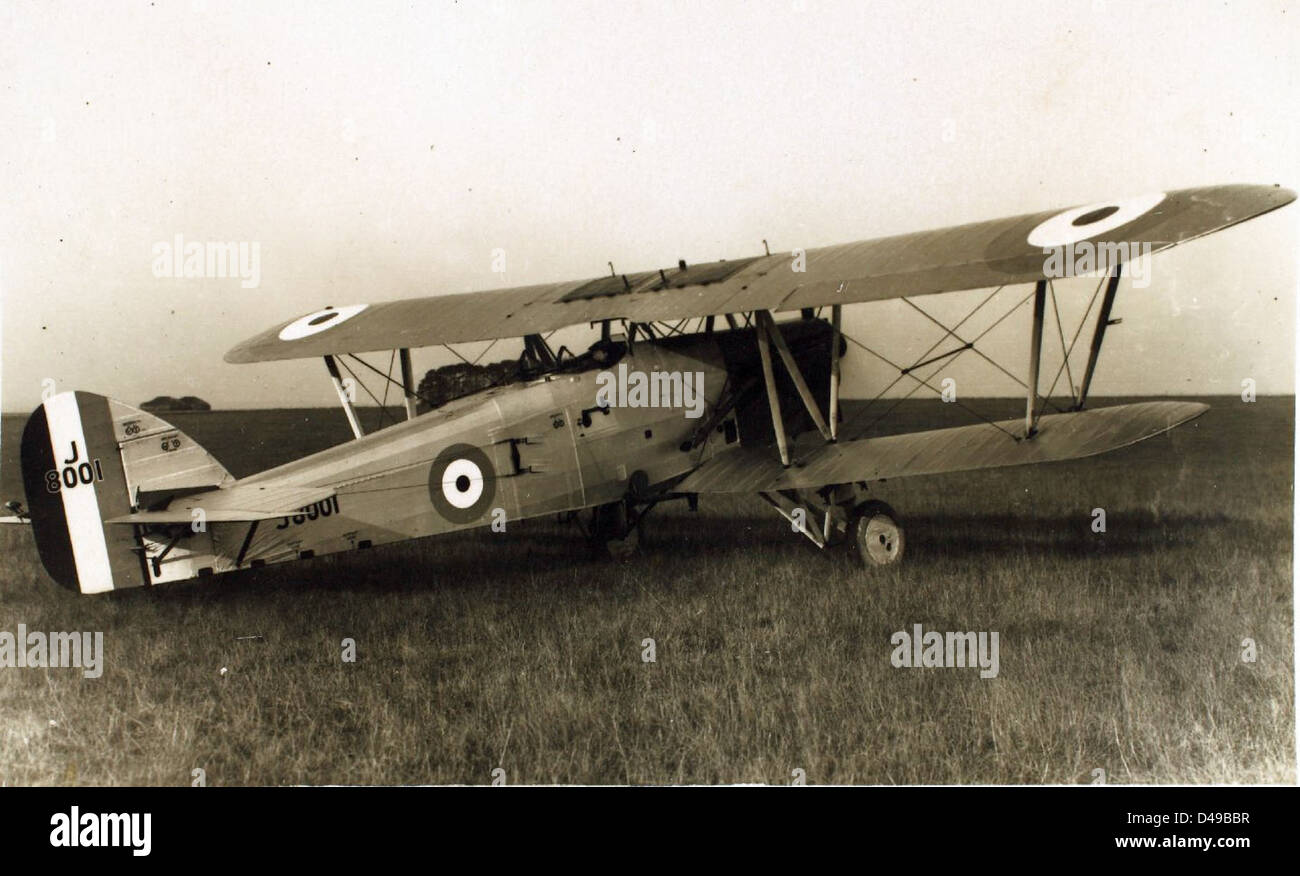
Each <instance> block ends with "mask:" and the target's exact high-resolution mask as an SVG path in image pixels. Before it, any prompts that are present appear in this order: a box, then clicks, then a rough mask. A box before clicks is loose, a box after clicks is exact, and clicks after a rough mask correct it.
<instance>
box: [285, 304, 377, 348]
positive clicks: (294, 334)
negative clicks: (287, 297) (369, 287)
mask: <svg viewBox="0 0 1300 876" xmlns="http://www.w3.org/2000/svg"><path fill="white" fill-rule="evenodd" d="M365 309H366V305H364V304H349V305H348V306H347V307H326V308H325V309H324V310H318V311H316V312H315V313H309V314H307V315H306V316H302V317H299V318H298V319H295V320H294V321H293V322H291V323H289V324H288V325H287V326H285V327H284V328H282V329H280V340H282V341H300V340H302V339H303V338H309V337H311V336H312V335H316V334H320V333H321V332H323V331H325V330H326V329H331V328H334V326H336V325H338V324H339V323H343V322H347V321H348V320H349V319H351V318H352V317H354V316H356V315H357V314H358V313H360V312H361V311H363V310H365Z"/></svg>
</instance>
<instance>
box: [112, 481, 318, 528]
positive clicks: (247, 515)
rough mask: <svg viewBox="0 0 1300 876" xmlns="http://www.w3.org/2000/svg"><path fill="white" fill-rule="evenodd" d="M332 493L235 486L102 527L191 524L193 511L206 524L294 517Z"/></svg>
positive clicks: (127, 516)
mask: <svg viewBox="0 0 1300 876" xmlns="http://www.w3.org/2000/svg"><path fill="white" fill-rule="evenodd" d="M334 493H335V490H334V488H333V487H297V486H276V485H273V484H265V485H262V484H257V485H254V484H238V483H237V484H235V485H234V486H232V487H227V488H224V489H220V490H210V491H209V492H206V493H195V494H193V495H189V496H183V497H181V498H178V499H174V500H172V502H171V504H170V505H168V506H167V507H166V508H165V509H163V510H161V511H137V512H136V513H134V514H122V515H120V516H117V517H110V518H109V519H107V520H105V521H104V522H105V523H191V522H193V521H194V520H195V519H196V518H195V514H194V512H195V511H202V512H203V519H204V520H206V521H207V522H208V523H236V522H252V521H254V520H274V519H276V518H277V517H284V516H286V515H289V514H294V513H296V512H297V511H298V510H300V509H301V508H302V507H304V506H306V505H310V504H312V503H313V502H323V501H324V500H326V499H329V498H330V497H332V496H333V495H334Z"/></svg>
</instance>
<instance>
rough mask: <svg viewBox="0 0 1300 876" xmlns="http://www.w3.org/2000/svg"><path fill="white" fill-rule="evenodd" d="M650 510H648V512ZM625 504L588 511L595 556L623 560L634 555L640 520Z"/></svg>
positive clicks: (638, 537) (638, 543)
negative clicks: (589, 512)
mask: <svg viewBox="0 0 1300 876" xmlns="http://www.w3.org/2000/svg"><path fill="white" fill-rule="evenodd" d="M647 510H649V509H647ZM643 516H644V512H642V513H641V514H637V512H636V511H635V510H634V509H632V508H630V507H629V504H628V502H627V501H622V502H610V503H609V504H607V505H597V506H596V507H595V508H593V509H591V530H590V536H591V546H592V549H593V550H594V551H595V552H596V554H597V555H598V556H604V557H611V558H613V559H616V560H617V559H624V558H626V557H629V556H631V555H632V554H634V553H636V551H637V548H638V547H639V546H640V542H641V527H640V523H641V519H640V518H641V517H643Z"/></svg>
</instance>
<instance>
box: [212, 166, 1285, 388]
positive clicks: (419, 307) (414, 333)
mask: <svg viewBox="0 0 1300 876" xmlns="http://www.w3.org/2000/svg"><path fill="white" fill-rule="evenodd" d="M1293 200H1295V193H1294V192H1292V191H1290V190H1288V189H1283V188H1278V187H1277V186H1252V185H1232V186H1211V187H1205V188H1195V189H1183V190H1180V191H1173V192H1168V193H1155V194H1152V195H1145V196H1141V197H1137V198H1129V199H1125V200H1119V201H1109V202H1102V203H1097V204H1087V205H1084V206H1082V207H1075V208H1073V209H1070V210H1049V211H1047V212H1043V213H1031V214H1027V215H1024V216H1015V217H1012V218H1009V219H996V220H993V221H991V222H977V223H974V224H970V225H958V226H954V227H951V228H944V229H939V230H935V231H922V232H916V233H912V234H900V235H897V236H895V237H882V238H877V239H875V240H867V241H861V242H858V243H845V244H839V245H836V246H827V247H822V248H819V249H810V250H808V251H807V253H806V254H805V257H804V259H803V260H802V262H801V263H796V260H795V259H794V258H792V256H791V255H789V254H781V255H771V256H757V257H754V258H747V259H737V260H734V261H725V262H714V263H708V264H701V265H692V266H687V267H673V268H667V269H664V270H661V271H644V272H640V273H635V274H626V275H619V276H610V277H600V278H597V279H595V280H581V281H574V282H567V283H551V284H546V285H540V286H524V287H517V288H512V289H498V290H494V291H491V292H470V293H464V294H453V295H436V296H433V297H429V298H413V299H408V300H404V301H389V302H385V303H380V304H371V305H354V306H351V307H341V308H337V309H335V308H327V309H325V310H321V311H317V312H316V313H311V314H307V315H306V316H303V317H300V318H298V319H296V320H291V321H289V322H285V323H282V324H280V325H278V326H276V327H274V328H272V329H269V330H267V331H265V332H263V333H262V334H260V335H257V336H256V337H253V338H250V339H249V340H247V341H244V342H243V343H241V344H239V345H238V346H236V347H234V348H233V349H232V350H230V352H228V353H227V354H226V357H225V358H226V361H227V362H264V361H268V360H272V359H296V358H304V357H314V356H324V355H328V354H334V353H365V352H370V351H374V350H391V349H395V348H400V347H424V346H431V345H436V344H450V343H462V342H465V341H481V340H488V339H491V338H511V337H522V336H524V335H528V334H535V333H540V332H548V331H551V330H553V329H558V328H563V327H565V326H569V325H578V324H581V323H588V322H593V321H596V320H603V319H627V320H630V321H633V322H652V321H655V320H667V319H682V318H687V317H701V316H709V315H713V314H722V313H743V312H748V311H752V310H773V311H791V310H798V309H800V308H804V307H816V306H821V305H826V304H852V303H856V302H862V301H880V300H883V299H887V298H901V297H903V296H910V295H927V294H932V293H935V292H950V291H956V290H959V289H978V288H982V287H989V286H999V285H1003V284H1012V283H1026V282H1033V281H1036V280H1039V279H1042V277H1043V276H1044V270H1045V268H1044V264H1045V261H1046V254H1045V251H1044V250H1045V248H1048V249H1050V248H1052V247H1060V246H1065V245H1068V244H1075V243H1081V242H1085V241H1087V242H1091V243H1093V244H1095V245H1096V258H1095V260H1093V261H1092V263H1091V264H1090V265H1088V266H1087V267H1086V268H1085V269H1084V272H1085V273H1086V272H1087V271H1090V270H1093V269H1097V270H1105V269H1107V268H1109V267H1111V266H1112V265H1114V264H1115V263H1119V262H1123V261H1125V260H1126V259H1127V258H1128V257H1129V255H1130V248H1131V247H1135V246H1136V247H1143V248H1145V247H1146V246H1147V245H1149V247H1150V252H1158V251H1160V250H1162V249H1167V248H1168V247H1171V246H1174V245H1175V244H1178V243H1181V242H1183V241H1185V240H1190V239H1192V238H1194V237H1200V236H1201V235H1204V234H1209V233H1210V232H1213V231H1217V230H1219V229H1221V228H1226V227H1228V226H1230V225H1235V224H1237V223H1238V222H1243V221H1245V220H1247V219H1250V218H1252V217H1255V216H1258V215H1260V214H1261V213H1267V212H1268V211H1270V210H1274V209H1277V208H1278V207H1281V206H1283V205H1285V204H1288V203H1290V202H1291V201H1293ZM1105 244H1120V245H1122V246H1119V247H1115V246H1112V247H1107V246H1105ZM1065 267H1066V273H1065V275H1067V276H1068V275H1069V274H1070V273H1071V268H1072V267H1073V262H1072V261H1071V263H1070V264H1069V265H1066V266H1065ZM798 268H804V270H798Z"/></svg>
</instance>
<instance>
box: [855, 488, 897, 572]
mask: <svg viewBox="0 0 1300 876" xmlns="http://www.w3.org/2000/svg"><path fill="white" fill-rule="evenodd" d="M849 533H850V535H851V538H850V540H849V544H850V546H851V547H852V550H853V552H854V553H855V554H856V555H857V557H858V560H859V561H860V562H861V563H862V564H863V565H864V566H892V565H893V564H895V563H897V562H898V561H899V560H901V559H902V558H903V552H904V549H905V548H906V546H907V536H906V533H905V532H904V530H903V527H902V524H900V523H899V522H898V515H897V514H895V513H894V509H893V508H890V507H889V506H888V505H886V504H885V503H884V502H875V501H872V502H865V503H863V504H861V505H859V506H858V507H857V508H855V509H854V512H853V517H852V519H851V520H850V524H849Z"/></svg>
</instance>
